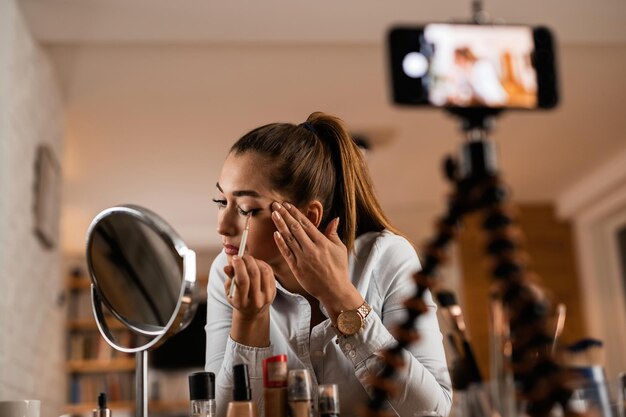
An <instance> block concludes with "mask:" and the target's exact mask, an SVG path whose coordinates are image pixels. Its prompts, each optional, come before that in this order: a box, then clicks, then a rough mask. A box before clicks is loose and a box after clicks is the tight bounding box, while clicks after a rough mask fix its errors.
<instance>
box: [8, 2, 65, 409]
mask: <svg viewBox="0 0 626 417" xmlns="http://www.w3.org/2000/svg"><path fill="white" fill-rule="evenodd" d="M62 117H63V116H62V107H61V98H60V93H59V90H58V87H57V83H56V79H55V77H54V74H53V71H52V67H51V65H50V63H49V61H48V59H47V57H46V56H45V54H44V53H43V52H42V50H41V49H40V47H39V46H38V45H37V44H36V42H35V41H34V40H33V38H32V36H31V35H30V33H29V32H28V30H27V28H26V26H25V24H24V21H23V20H22V17H21V15H20V12H19V9H18V7H17V5H16V3H15V0H1V1H0V399H2V400H4V399H22V398H35V399H40V400H41V401H42V417H55V416H58V415H60V414H61V413H62V411H63V410H62V406H63V403H64V402H65V376H64V362H63V361H64V314H63V311H64V310H63V308H62V307H59V306H58V305H57V298H58V296H59V294H61V293H62V291H63V286H62V280H61V274H60V254H59V250H58V247H57V248H55V249H53V250H48V249H46V248H44V247H43V246H42V245H41V244H40V243H39V241H38V240H37V237H36V236H35V234H34V233H33V230H34V214H33V207H34V195H35V194H34V184H35V169H34V166H35V159H36V149H37V146H38V145H39V144H41V143H47V144H49V146H50V147H51V148H52V150H53V152H54V154H55V156H56V158H57V159H58V160H59V161H60V158H61V155H62V154H61V152H62V148H61V146H62ZM55 200H56V201H57V204H59V203H60V196H59V195H57V196H55Z"/></svg>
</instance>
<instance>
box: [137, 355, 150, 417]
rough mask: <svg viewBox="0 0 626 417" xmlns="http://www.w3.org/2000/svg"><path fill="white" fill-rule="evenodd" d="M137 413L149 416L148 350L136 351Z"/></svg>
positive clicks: (138, 416) (142, 416)
mask: <svg viewBox="0 0 626 417" xmlns="http://www.w3.org/2000/svg"><path fill="white" fill-rule="evenodd" d="M135 415H136V416H137V417H148V350H147V349H146V350H142V351H141V352H137V353H135Z"/></svg>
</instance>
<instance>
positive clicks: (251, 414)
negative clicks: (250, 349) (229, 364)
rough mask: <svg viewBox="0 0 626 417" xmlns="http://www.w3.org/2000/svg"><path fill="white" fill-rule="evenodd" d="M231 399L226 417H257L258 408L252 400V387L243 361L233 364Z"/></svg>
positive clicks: (246, 366)
mask: <svg viewBox="0 0 626 417" xmlns="http://www.w3.org/2000/svg"><path fill="white" fill-rule="evenodd" d="M233 378H234V387H233V400H232V401H231V402H229V403H228V409H227V410H226V417H259V409H258V408H257V405H256V403H255V402H252V389H251V388H250V377H249V376H248V365H246V364H245V363H242V364H238V365H235V366H233Z"/></svg>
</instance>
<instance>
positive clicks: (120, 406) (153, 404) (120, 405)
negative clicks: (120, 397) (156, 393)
mask: <svg viewBox="0 0 626 417" xmlns="http://www.w3.org/2000/svg"><path fill="white" fill-rule="evenodd" d="M107 407H109V408H110V409H111V410H112V411H114V410H126V411H130V410H133V409H134V408H135V402H134V401H113V402H107ZM94 408H97V404H96V403H79V404H66V406H65V412H66V413H68V414H82V413H88V412H90V411H91V410H93V409H94ZM188 409H189V402H188V401H186V400H180V401H149V402H148V411H152V412H158V413H168V412H185V411H187V410H188Z"/></svg>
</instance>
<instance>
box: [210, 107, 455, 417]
mask: <svg viewBox="0 0 626 417" xmlns="http://www.w3.org/2000/svg"><path fill="white" fill-rule="evenodd" d="M216 193H217V197H216V198H215V199H214V201H215V203H216V204H217V207H218V227H217V231H218V233H219V234H220V235H221V236H222V242H223V245H224V250H223V251H222V252H221V253H220V254H219V255H218V256H217V258H216V259H215V261H214V262H213V265H212V267H211V271H210V275H209V285H208V301H207V324H206V336H207V355H206V370H207V371H211V372H214V373H215V374H216V376H217V383H216V385H217V389H216V396H217V404H218V415H225V409H226V406H227V403H228V401H230V399H231V398H232V367H233V365H234V364H237V363H246V364H248V367H249V372H250V379H251V383H252V392H253V396H254V398H255V399H256V400H257V401H258V402H259V406H260V408H261V410H262V401H261V399H262V398H263V388H262V361H263V359H264V358H267V357H270V356H273V355H277V354H283V353H284V354H287V355H288V358H289V362H288V365H289V369H308V370H310V371H311V374H312V376H313V380H314V384H323V383H335V384H339V392H340V403H341V414H342V416H344V417H350V416H354V415H356V413H357V409H358V407H359V405H364V404H365V402H366V401H367V398H368V394H367V392H368V389H369V385H368V384H369V382H368V381H369V380H368V375H369V374H370V373H372V372H376V370H377V369H380V361H379V359H378V357H377V353H378V352H379V351H380V350H381V349H384V348H386V347H389V346H392V345H393V344H395V341H394V338H393V336H392V335H391V333H390V331H389V329H392V328H393V326H394V325H395V324H397V323H399V322H401V321H402V319H403V318H404V314H405V313H404V308H403V306H402V303H403V302H404V301H405V300H406V299H407V298H408V297H409V296H410V295H411V294H413V293H414V291H415V284H414V283H413V281H412V274H413V273H414V272H415V271H417V270H418V269H419V267H420V264H419V260H418V258H417V255H416V253H415V250H414V249H413V247H412V246H411V244H410V243H409V242H408V241H407V240H406V239H404V238H403V237H401V236H400V235H399V234H398V232H396V231H395V229H394V228H393V227H392V226H391V225H390V223H389V221H388V220H387V218H386V217H385V215H384V214H383V212H382V210H381V208H380V205H379V204H378V201H377V200H376V198H375V196H374V193H373V189H372V184H371V180H370V178H369V174H368V172H367V168H366V166H365V163H364V161H363V158H362V156H361V153H360V150H359V149H358V147H357V146H356V145H355V144H354V142H353V140H352V138H351V136H350V135H349V134H348V132H347V130H346V128H345V127H344V124H343V122H342V121H341V120H340V119H338V118H336V117H333V116H330V115H327V114H324V113H320V112H317V113H313V114H311V115H310V116H309V118H308V119H307V121H306V122H305V123H302V124H300V125H294V124H288V123H274V124H269V125H266V126H262V127H259V128H257V129H254V130H252V131H251V132H249V133H247V134H246V135H245V136H243V137H242V138H241V139H239V140H238V141H237V142H236V143H235V144H234V145H233V146H232V148H231V150H230V153H229V154H228V157H227V158H226V161H225V162H224V166H223V168H222V172H221V174H220V177H219V180H218V182H217V184H216ZM248 220H249V234H248V239H247V244H246V245H245V250H246V252H245V255H243V256H242V257H239V256H237V253H238V251H239V246H240V244H241V239H242V234H243V231H244V227H245V224H246V221H248ZM233 282H234V284H235V285H236V286H235V288H234V291H233V292H232V296H230V294H229V293H230V290H231V286H232V285H234V284H233ZM428 303H429V306H430V307H431V311H430V312H429V313H427V314H425V315H423V316H421V318H420V320H419V321H418V324H417V328H418V330H419V333H420V335H421V339H420V341H419V342H418V343H416V344H415V345H414V346H412V347H411V349H410V350H407V351H405V352H404V354H405V357H406V360H407V363H408V365H407V366H406V367H405V368H403V370H402V371H401V378H402V383H401V384H400V386H401V390H400V392H399V393H398V394H397V395H396V396H395V397H394V398H393V399H391V401H390V407H391V408H392V410H393V411H394V412H395V413H396V415H398V416H403V417H409V416H414V415H419V414H420V413H422V414H426V413H429V414H432V413H435V414H437V415H440V416H446V415H447V414H448V412H449V410H450V405H451V395H452V394H451V392H452V391H451V387H450V379H449V374H448V370H447V367H446V360H445V355H444V350H443V345H442V337H441V332H440V331H439V326H438V323H437V318H436V315H435V310H436V307H435V305H434V303H433V302H432V299H431V298H430V295H428ZM315 391H317V389H316V390H315ZM416 413H418V414H416Z"/></svg>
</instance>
